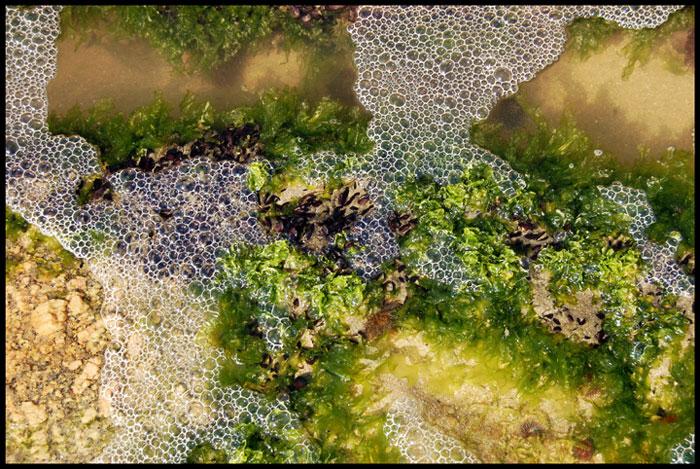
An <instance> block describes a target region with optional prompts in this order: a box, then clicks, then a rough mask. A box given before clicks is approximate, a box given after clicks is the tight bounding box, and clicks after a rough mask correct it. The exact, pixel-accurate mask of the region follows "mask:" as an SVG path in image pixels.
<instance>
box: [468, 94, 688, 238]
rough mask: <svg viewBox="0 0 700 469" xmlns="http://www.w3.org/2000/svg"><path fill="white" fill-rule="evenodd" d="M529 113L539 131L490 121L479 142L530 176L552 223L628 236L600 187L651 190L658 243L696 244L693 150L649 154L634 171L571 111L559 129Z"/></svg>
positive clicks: (479, 130)
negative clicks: (677, 238)
mask: <svg viewBox="0 0 700 469" xmlns="http://www.w3.org/2000/svg"><path fill="white" fill-rule="evenodd" d="M521 104H522V103H521ZM526 112H527V114H528V115H529V116H530V119H531V123H532V125H533V127H531V128H527V127H525V128H520V129H517V130H514V131H510V132H507V133H506V132H505V131H504V128H503V125H502V124H500V123H494V122H490V121H489V120H485V121H481V122H477V123H475V124H474V126H473V127H472V129H471V133H472V139H473V141H474V142H475V143H476V144H477V145H479V146H481V147H483V148H486V149H488V150H490V151H491V152H493V153H495V154H496V155H498V156H500V157H501V158H503V159H505V160H506V161H508V163H510V165H511V166H512V167H513V168H514V169H515V170H516V171H519V172H520V173H521V174H523V175H525V177H526V179H527V182H528V188H529V189H530V190H532V191H534V192H535V193H536V194H537V196H538V200H539V201H540V205H541V206H543V207H544V210H545V217H544V220H543V221H544V222H545V223H547V224H548V225H549V226H551V227H552V228H555V229H560V228H562V227H564V226H566V225H571V224H573V223H575V222H576V221H578V222H579V223H583V224H588V225H592V226H590V228H595V229H594V231H600V232H610V231H611V230H613V228H614V227H616V226H618V227H620V229H619V230H618V231H619V233H625V231H626V228H625V227H626V226H629V220H626V219H625V216H624V214H622V213H621V212H620V211H619V209H616V208H615V204H614V203H612V202H606V201H604V200H602V197H601V196H600V195H599V194H598V192H597V189H596V186H598V185H609V184H611V183H612V182H613V181H620V182H622V183H623V184H625V185H627V186H631V187H634V188H637V189H641V190H643V191H645V192H646V194H647V197H648V200H649V203H650V204H651V206H652V208H653V209H654V213H655V215H656V218H657V220H656V222H655V223H654V224H653V225H652V226H651V227H650V228H649V229H648V235H649V236H650V238H651V239H653V240H657V241H664V240H665V238H666V237H667V236H668V234H669V233H670V231H672V230H677V231H679V232H680V233H681V234H682V236H683V238H684V240H685V242H686V243H688V245H692V244H693V243H694V240H695V226H694V225H695V223H694V219H695V211H694V209H695V202H694V195H695V182H694V159H693V157H692V155H691V154H690V153H689V152H687V151H684V150H679V149H669V150H667V151H666V152H664V153H663V154H661V155H649V154H642V156H641V157H640V158H639V159H638V160H637V162H636V163H635V164H634V166H632V167H630V166H626V165H623V164H621V163H620V162H619V161H618V160H617V159H615V158H614V156H613V155H611V154H609V153H605V152H604V153H602V154H600V155H597V154H596V153H595V152H594V151H595V150H596V149H595V148H594V146H593V144H592V143H591V141H590V138H588V136H586V135H585V134H584V133H583V132H582V131H581V130H580V129H578V128H577V127H576V123H575V122H574V120H573V118H572V117H571V115H570V114H565V115H564V117H563V118H562V120H561V122H560V123H559V125H558V126H557V127H552V126H550V125H549V124H548V123H547V122H546V121H545V119H544V117H543V116H542V115H541V113H539V111H538V110H537V109H526Z"/></svg>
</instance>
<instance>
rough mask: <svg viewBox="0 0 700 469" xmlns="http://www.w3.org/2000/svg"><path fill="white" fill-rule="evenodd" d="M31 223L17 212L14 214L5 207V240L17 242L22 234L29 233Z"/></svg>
mask: <svg viewBox="0 0 700 469" xmlns="http://www.w3.org/2000/svg"><path fill="white" fill-rule="evenodd" d="M28 228H29V223H27V221H26V220H25V219H24V218H22V216H21V215H19V214H18V213H17V212H13V211H12V210H10V208H9V207H8V206H7V205H6V206H5V239H9V240H15V239H17V237H18V236H20V235H21V234H22V233H24V232H25V231H27V229H28Z"/></svg>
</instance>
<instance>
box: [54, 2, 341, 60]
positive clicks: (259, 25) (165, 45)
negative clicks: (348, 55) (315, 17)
mask: <svg viewBox="0 0 700 469" xmlns="http://www.w3.org/2000/svg"><path fill="white" fill-rule="evenodd" d="M104 25H107V26H108V28H109V30H110V31H111V32H112V33H114V34H116V35H117V36H122V37H123V36H127V37H141V38H144V39H146V40H147V41H148V42H149V43H150V44H151V45H152V46H153V47H154V48H155V49H157V50H159V51H160V52H161V53H162V54H163V55H165V56H166V57H167V58H168V60H169V61H170V62H171V63H172V64H173V65H174V66H175V68H176V69H177V70H183V71H185V72H192V71H195V70H196V71H204V72H211V71H212V70H214V69H216V68H217V67H218V66H220V65H222V64H223V63H225V62H227V61H229V60H230V59H231V58H233V57H235V56H236V55H237V54H238V53H239V52H240V51H241V50H242V49H243V48H244V47H251V46H253V45H254V44H257V43H259V42H261V41H262V40H263V39H265V38H267V37H269V36H270V35H271V34H273V33H281V34H282V35H283V37H284V38H285V45H287V46H288V47H290V46H291V45H294V44H300V43H302V44H309V45H313V46H314V47H318V48H331V47H333V45H334V44H335V42H336V41H337V40H338V39H337V38H338V36H342V35H345V36H347V32H346V31H344V30H343V29H342V28H341V27H339V26H340V21H338V20H337V19H336V18H335V17H334V16H329V17H328V18H327V19H325V20H324V21H321V22H313V24H311V25H309V26H303V25H302V24H301V23H300V22H299V21H298V20H296V19H294V18H292V17H291V15H289V14H288V13H286V12H283V11H281V10H280V9H279V8H278V7H275V6H269V5H225V6H195V5H161V6H150V5H149V6H136V5H129V6H126V5H118V6H100V7H94V6H82V5H81V6H77V5H74V6H68V7H66V8H64V9H63V11H62V12H61V27H62V30H63V31H65V32H67V34H70V35H73V36H77V37H79V38H85V37H86V36H88V34H89V33H90V32H92V31H95V30H99V28H100V27H102V26H104Z"/></svg>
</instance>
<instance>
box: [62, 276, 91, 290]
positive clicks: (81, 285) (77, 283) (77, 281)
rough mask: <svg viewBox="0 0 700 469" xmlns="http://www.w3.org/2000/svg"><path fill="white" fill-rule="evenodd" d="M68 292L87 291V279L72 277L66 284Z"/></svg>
mask: <svg viewBox="0 0 700 469" xmlns="http://www.w3.org/2000/svg"><path fill="white" fill-rule="evenodd" d="M66 288H68V290H79V291H85V290H87V279H86V278H85V277H74V278H72V279H70V280H69V281H68V283H67V284H66Z"/></svg>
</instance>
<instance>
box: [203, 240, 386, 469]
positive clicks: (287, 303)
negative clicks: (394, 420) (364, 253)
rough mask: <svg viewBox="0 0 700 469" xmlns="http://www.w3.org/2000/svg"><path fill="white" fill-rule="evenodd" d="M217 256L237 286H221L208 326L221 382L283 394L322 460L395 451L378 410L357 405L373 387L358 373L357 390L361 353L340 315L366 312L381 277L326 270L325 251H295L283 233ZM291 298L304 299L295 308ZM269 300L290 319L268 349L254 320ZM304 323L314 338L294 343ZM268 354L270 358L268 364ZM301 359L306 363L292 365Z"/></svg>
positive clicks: (372, 457) (365, 458)
mask: <svg viewBox="0 0 700 469" xmlns="http://www.w3.org/2000/svg"><path fill="white" fill-rule="evenodd" d="M224 266H225V274H224V277H223V278H222V281H223V282H225V284H234V285H235V284H240V285H242V286H241V287H229V288H228V289H227V290H226V291H225V292H224V293H223V294H222V296H221V298H220V303H219V315H218V316H217V318H216V320H215V323H214V325H213V328H212V333H211V337H212V340H213V343H214V345H215V346H218V347H221V348H223V350H224V351H226V353H227V356H230V357H231V359H230V360H227V362H226V363H225V365H224V368H223V370H222V373H221V375H220V380H221V382H222V383H223V384H224V385H232V384H236V385H241V386H245V387H248V388H250V389H253V390H255V391H258V392H262V393H264V394H266V395H268V396H271V397H272V396H279V395H288V396H289V399H290V406H291V409H292V410H293V411H294V412H295V414H296V415H298V416H299V418H300V421H301V426H302V428H303V430H304V432H305V435H306V436H307V437H308V438H309V441H310V442H311V444H312V445H313V447H314V448H315V449H316V451H317V452H318V458H319V460H320V461H322V462H348V461H358V462H388V461H395V460H397V455H398V452H397V451H396V449H392V448H390V447H389V445H388V444H387V441H386V437H385V435H384V433H383V431H382V426H383V424H384V416H383V415H365V414H364V413H363V411H364V409H365V408H366V407H367V405H368V403H369V402H371V400H372V398H373V397H374V396H373V394H372V392H371V388H370V387H369V385H368V384H367V383H366V382H365V383H364V387H363V389H364V392H361V393H359V394H357V393H356V392H355V390H356V389H357V387H356V386H357V385H358V384H361V383H363V381H362V379H360V377H359V375H360V370H361V365H360V363H359V361H358V360H359V359H360V358H362V357H364V356H366V353H365V352H364V349H363V347H362V346H361V345H356V344H354V343H353V342H352V341H350V340H348V339H349V335H348V332H349V331H348V324H347V323H346V321H345V320H346V319H347V318H348V317H350V316H358V315H359V317H362V316H364V315H365V314H366V312H367V311H368V310H369V309H370V308H371V305H373V304H377V303H378V302H379V300H380V299H379V298H378V297H377V293H378V290H379V286H377V285H366V284H364V282H362V281H361V280H360V279H359V277H357V276H356V275H355V274H349V275H345V274H338V273H334V270H335V266H334V265H333V264H332V263H331V262H330V261H327V260H325V259H324V258H321V259H316V258H314V257H313V256H309V255H305V254H302V253H301V252H299V251H298V250H296V249H292V248H291V246H290V245H289V243H288V242H286V241H278V242H275V243H272V244H270V245H268V246H264V247H249V248H239V249H237V250H234V251H232V252H231V254H230V255H229V256H228V257H227V258H226V259H225V261H224ZM262 305H265V306H262ZM295 305H297V306H298V305H307V306H306V308H308V309H306V311H304V312H301V313H297V315H296V316H295V315H294V308H295ZM270 306H272V307H273V308H277V309H278V310H280V311H283V312H285V316H286V317H287V318H288V319H289V323H288V327H287V329H286V331H287V334H286V335H283V337H284V338H283V340H282V342H281V343H282V348H281V350H278V351H272V350H270V349H269V347H268V345H267V344H266V342H265V340H264V339H263V333H262V331H261V328H260V325H261V323H262V322H263V321H264V320H263V317H264V316H265V315H266V314H269V311H270ZM319 325H320V326H319ZM312 330H313V331H314V334H313V335H312V336H311V337H312V346H309V345H305V346H302V345H301V341H302V340H303V334H304V332H305V331H306V332H308V331H312ZM270 356H271V357H273V358H272V364H271V365H266V364H265V363H267V362H266V360H265V358H266V357H270ZM304 364H306V366H309V367H310V368H307V369H310V370H312V371H310V373H304V374H302V375H298V373H297V372H298V371H299V370H300V369H301V368H302V366H305V365H304ZM361 387H362V386H361ZM255 454H257V453H255ZM241 458H242V459H240V458H239V459H238V460H239V462H250V461H251V460H252V461H257V462H262V461H269V459H266V458H263V457H262V456H255V455H245V456H242V457H241Z"/></svg>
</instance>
